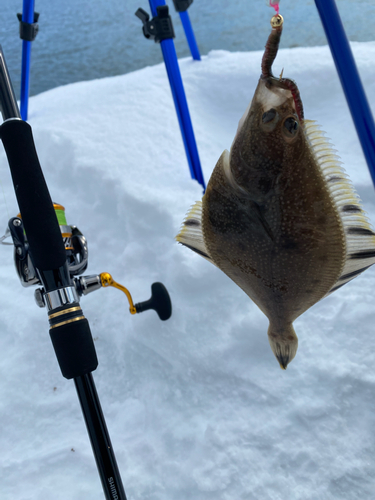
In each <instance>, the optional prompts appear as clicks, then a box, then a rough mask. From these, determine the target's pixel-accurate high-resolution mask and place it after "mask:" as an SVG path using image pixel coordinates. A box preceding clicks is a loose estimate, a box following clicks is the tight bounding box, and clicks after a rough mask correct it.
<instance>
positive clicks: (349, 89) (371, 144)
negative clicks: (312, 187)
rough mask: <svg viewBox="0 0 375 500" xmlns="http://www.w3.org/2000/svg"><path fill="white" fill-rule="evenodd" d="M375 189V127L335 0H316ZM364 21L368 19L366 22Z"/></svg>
mask: <svg viewBox="0 0 375 500" xmlns="http://www.w3.org/2000/svg"><path fill="white" fill-rule="evenodd" d="M315 3H316V6H317V9H318V11H319V15H320V18H321V21H322V24H323V27H324V30H325V33H326V36H327V39H328V43H329V46H330V49H331V52H332V56H333V59H334V61H335V64H336V69H337V72H338V74H339V77H340V80H341V85H342V87H343V90H344V93H345V97H346V100H347V102H348V105H349V109H350V112H351V115H352V118H353V121H354V125H355V127H356V129H357V134H358V137H359V140H360V142H361V146H362V149H363V153H364V155H365V158H366V161H367V165H368V168H369V170H370V174H371V177H372V182H373V184H374V186H375V124H374V118H373V116H372V114H371V110H370V106H369V104H368V101H367V98H366V94H365V91H364V89H363V86H362V82H361V79H360V76H359V73H358V70H357V66H356V64H355V61H354V57H353V54H352V51H351V48H350V45H349V42H348V39H347V37H346V34H345V30H344V27H343V25H342V22H341V19H340V15H339V12H338V10H337V7H336V4H335V1H334V0H315ZM364 21H365V20H364Z"/></svg>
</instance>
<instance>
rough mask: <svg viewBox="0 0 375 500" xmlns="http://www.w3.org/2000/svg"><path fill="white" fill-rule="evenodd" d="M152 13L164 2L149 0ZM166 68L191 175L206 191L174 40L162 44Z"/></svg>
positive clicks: (163, 41) (161, 0)
mask: <svg viewBox="0 0 375 500" xmlns="http://www.w3.org/2000/svg"><path fill="white" fill-rule="evenodd" d="M149 3H150V7H151V12H152V15H153V16H154V17H156V16H157V15H158V12H157V10H156V9H157V7H159V6H162V5H166V3H165V1H164V0H149ZM160 45H161V50H162V53H163V58H164V62H165V67H166V70H167V75H168V79H169V84H170V86H171V91H172V96H173V101H174V104H175V108H176V113H177V118H178V122H179V125H180V129H181V135H182V140H183V143H184V147H185V152H186V157H187V160H188V164H189V169H190V174H191V177H192V178H193V179H195V180H196V181H198V182H199V184H201V185H202V187H203V192H204V191H205V190H206V185H205V182H204V178H203V172H202V167H201V164H200V159H199V154H198V148H197V144H196V141H195V136H194V130H193V125H192V123H191V118H190V113H189V107H188V104H187V100H186V95H185V90H184V85H183V83H182V78H181V73H180V68H179V65H178V60H177V54H176V49H175V46H174V42H173V39H172V38H167V39H165V40H162V41H161V42H160Z"/></svg>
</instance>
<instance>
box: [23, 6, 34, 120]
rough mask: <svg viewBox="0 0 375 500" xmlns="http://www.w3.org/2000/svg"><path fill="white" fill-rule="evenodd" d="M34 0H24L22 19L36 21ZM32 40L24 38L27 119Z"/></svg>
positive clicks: (24, 83)
mask: <svg viewBox="0 0 375 500" xmlns="http://www.w3.org/2000/svg"><path fill="white" fill-rule="evenodd" d="M34 5H35V2H34V0H23V11H22V21H23V22H24V23H29V24H32V23H33V22H34ZM30 62H31V42H29V41H27V40H22V73H21V117H22V120H25V121H26V120H27V113H28V105H29V87H30Z"/></svg>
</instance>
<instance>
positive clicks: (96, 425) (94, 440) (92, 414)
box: [74, 373, 126, 500]
mask: <svg viewBox="0 0 375 500" xmlns="http://www.w3.org/2000/svg"><path fill="white" fill-rule="evenodd" d="M74 383H75V386H76V389H77V394H78V398H79V402H80V404H81V408H82V413H83V416H84V419H85V423H86V427H87V432H88V434H89V437H90V442H91V446H92V450H93V453H94V457H95V461H96V465H97V468H98V472H99V476H100V480H101V482H102V486H103V491H104V495H105V498H106V500H114V499H117V500H126V495H125V490H124V486H123V484H122V480H121V476H120V472H119V469H118V466H117V462H116V457H115V454H114V451H113V448H112V443H111V440H110V437H109V434H108V430H107V426H106V423H105V420H104V415H103V412H102V409H101V406H100V401H99V397H98V394H97V392H96V388H95V383H94V379H93V377H92V375H91V373H89V374H87V375H83V376H82V377H77V378H75V379H74Z"/></svg>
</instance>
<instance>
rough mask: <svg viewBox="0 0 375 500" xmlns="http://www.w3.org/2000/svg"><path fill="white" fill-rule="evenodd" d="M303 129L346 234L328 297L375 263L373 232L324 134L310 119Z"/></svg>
mask: <svg viewBox="0 0 375 500" xmlns="http://www.w3.org/2000/svg"><path fill="white" fill-rule="evenodd" d="M304 127H305V132H306V136H307V138H308V141H309V143H310V146H311V148H312V150H313V152H314V155H315V159H316V160H317V162H318V165H319V167H320V169H321V172H322V174H323V176H324V179H325V181H326V185H327V188H328V190H329V192H330V194H331V197H332V200H333V202H334V203H335V206H336V210H337V214H338V216H339V217H340V220H341V223H342V225H343V230H344V234H345V247H346V255H345V262H344V265H343V268H342V271H341V274H340V276H339V278H338V280H337V281H336V283H335V284H334V285H333V286H332V288H331V289H330V290H329V292H328V293H327V294H326V295H329V294H330V293H332V292H334V291H335V290H338V289H339V288H340V287H342V286H343V285H345V284H346V283H348V281H350V280H352V279H353V278H355V277H356V276H358V275H359V274H361V273H362V272H363V271H364V270H365V269H367V268H368V267H370V266H372V265H373V264H374V263H375V232H374V229H373V228H372V226H371V224H370V222H369V219H368V218H367V215H366V213H365V211H364V210H363V208H362V204H361V200H360V198H359V196H358V194H357V193H356V191H355V189H354V186H353V184H352V183H351V181H350V179H349V177H348V175H347V174H346V172H345V170H344V169H343V167H342V166H341V165H342V162H340V161H339V157H338V156H337V155H336V154H335V152H336V151H335V150H334V149H333V147H332V144H331V143H330V142H329V140H328V139H327V138H326V137H325V133H324V132H322V131H321V130H320V128H319V126H318V125H317V124H316V122H314V121H311V120H305V123H304Z"/></svg>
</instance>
